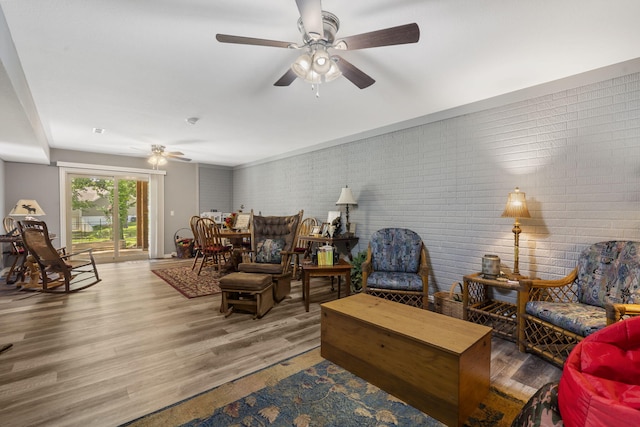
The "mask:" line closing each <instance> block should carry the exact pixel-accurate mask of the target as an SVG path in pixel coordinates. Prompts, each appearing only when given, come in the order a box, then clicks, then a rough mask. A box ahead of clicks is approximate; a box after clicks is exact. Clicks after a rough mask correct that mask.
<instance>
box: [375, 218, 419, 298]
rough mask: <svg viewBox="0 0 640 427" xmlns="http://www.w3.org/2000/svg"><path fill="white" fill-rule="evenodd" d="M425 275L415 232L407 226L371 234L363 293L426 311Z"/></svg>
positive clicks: (385, 229)
mask: <svg viewBox="0 0 640 427" xmlns="http://www.w3.org/2000/svg"><path fill="white" fill-rule="evenodd" d="M428 274H429V268H428V267H427V255H426V251H425V249H424V244H423V243H422V239H421V238H420V236H418V234H416V233H415V232H413V231H411V230H408V229H406V228H384V229H382V230H378V231H376V232H375V233H373V235H372V236H371V241H370V242H369V248H368V250H367V259H366V260H365V261H364V262H363V263H362V291H363V292H366V293H368V294H371V295H375V296H378V297H383V298H386V299H389V300H392V301H396V302H401V303H404V304H410V305H414V306H416V307H420V308H424V309H425V310H426V309H427V308H428V307H429V300H428V298H429V279H428Z"/></svg>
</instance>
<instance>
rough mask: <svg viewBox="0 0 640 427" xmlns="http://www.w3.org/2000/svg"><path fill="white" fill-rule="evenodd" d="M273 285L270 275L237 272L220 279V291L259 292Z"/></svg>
mask: <svg viewBox="0 0 640 427" xmlns="http://www.w3.org/2000/svg"><path fill="white" fill-rule="evenodd" d="M269 285H271V276H270V275H268V274H251V273H241V272H235V273H231V274H227V275H226V276H224V277H222V278H221V279H220V289H221V290H223V291H226V290H236V291H238V290H247V291H259V290H263V289H265V288H266V287H268V286H269Z"/></svg>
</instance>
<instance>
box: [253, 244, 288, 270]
mask: <svg viewBox="0 0 640 427" xmlns="http://www.w3.org/2000/svg"><path fill="white" fill-rule="evenodd" d="M284 245H285V241H284V239H261V240H259V241H258V242H257V244H256V262H259V263H260V262H262V263H267V264H280V263H281V262H282V253H281V252H282V249H284Z"/></svg>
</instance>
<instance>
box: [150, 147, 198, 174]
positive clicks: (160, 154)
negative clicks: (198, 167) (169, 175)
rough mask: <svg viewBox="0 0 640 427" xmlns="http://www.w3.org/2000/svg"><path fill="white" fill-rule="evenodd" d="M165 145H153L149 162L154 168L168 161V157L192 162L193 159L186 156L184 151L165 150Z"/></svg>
mask: <svg viewBox="0 0 640 427" xmlns="http://www.w3.org/2000/svg"><path fill="white" fill-rule="evenodd" d="M164 149H165V146H164V145H156V144H154V145H152V146H151V156H150V157H149V159H148V162H149V163H151V164H152V165H153V168H154V169H155V168H157V167H158V166H161V165H164V164H166V163H167V159H171V160H182V161H183V162H190V161H191V159H187V158H186V157H182V156H184V153H181V152H180V151H164Z"/></svg>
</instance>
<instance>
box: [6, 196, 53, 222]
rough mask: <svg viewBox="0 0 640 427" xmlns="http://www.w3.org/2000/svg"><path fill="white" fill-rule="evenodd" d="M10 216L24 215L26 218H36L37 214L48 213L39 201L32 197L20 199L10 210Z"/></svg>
mask: <svg viewBox="0 0 640 427" xmlns="http://www.w3.org/2000/svg"><path fill="white" fill-rule="evenodd" d="M9 215H10V216H24V217H25V219H35V218H34V217H36V216H43V215H46V214H45V213H44V211H43V210H42V208H41V207H40V205H39V204H38V202H36V201H35V200H30V199H20V200H18V203H16V205H15V206H14V207H13V209H11V212H9Z"/></svg>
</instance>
